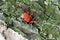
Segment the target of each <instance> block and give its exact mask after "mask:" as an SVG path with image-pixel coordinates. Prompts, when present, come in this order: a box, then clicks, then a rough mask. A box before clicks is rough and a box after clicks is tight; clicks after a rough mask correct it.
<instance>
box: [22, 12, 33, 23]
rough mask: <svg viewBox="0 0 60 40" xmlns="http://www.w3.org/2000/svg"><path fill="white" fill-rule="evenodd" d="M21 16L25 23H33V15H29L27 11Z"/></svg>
mask: <svg viewBox="0 0 60 40" xmlns="http://www.w3.org/2000/svg"><path fill="white" fill-rule="evenodd" d="M22 18H23V19H24V21H26V22H27V23H33V17H32V16H31V15H29V14H28V13H24V14H23V17H22Z"/></svg>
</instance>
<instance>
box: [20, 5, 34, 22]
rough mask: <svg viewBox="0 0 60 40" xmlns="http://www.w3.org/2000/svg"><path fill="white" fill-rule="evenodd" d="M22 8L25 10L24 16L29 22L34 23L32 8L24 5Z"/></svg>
mask: <svg viewBox="0 0 60 40" xmlns="http://www.w3.org/2000/svg"><path fill="white" fill-rule="evenodd" d="M20 8H21V9H22V10H23V11H24V14H23V15H22V18H23V19H24V21H26V22H27V23H34V18H33V17H32V16H31V14H32V13H30V12H29V10H30V9H28V8H25V7H24V6H20Z"/></svg>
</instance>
